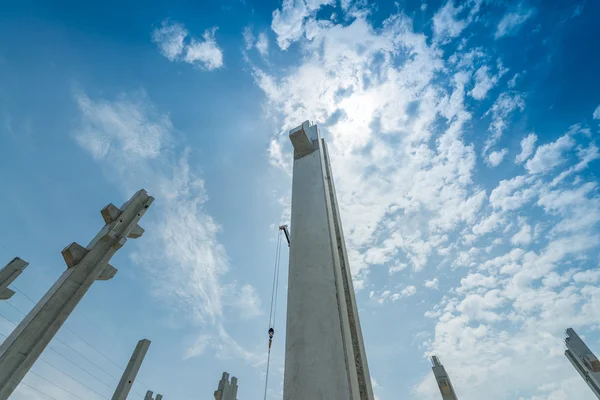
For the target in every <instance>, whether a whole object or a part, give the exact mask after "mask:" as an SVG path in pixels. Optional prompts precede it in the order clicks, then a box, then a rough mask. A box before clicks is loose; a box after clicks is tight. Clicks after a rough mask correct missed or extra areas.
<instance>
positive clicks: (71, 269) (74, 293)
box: [0, 189, 154, 400]
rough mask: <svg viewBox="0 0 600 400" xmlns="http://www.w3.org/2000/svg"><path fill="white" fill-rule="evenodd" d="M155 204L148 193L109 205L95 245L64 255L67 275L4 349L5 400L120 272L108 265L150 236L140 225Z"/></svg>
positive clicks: (0, 397)
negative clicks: (79, 309) (86, 301)
mask: <svg viewBox="0 0 600 400" xmlns="http://www.w3.org/2000/svg"><path fill="white" fill-rule="evenodd" d="M153 200H154V199H153V198H152V197H151V196H148V194H147V193H146V191H145V190H143V189H142V190H140V191H139V192H137V193H136V194H135V195H134V196H133V197H132V198H131V199H130V200H129V201H128V202H126V203H125V204H123V206H122V207H121V208H117V207H116V206H114V205H112V204H109V205H108V206H106V207H104V208H103V209H102V212H101V214H102V217H103V218H104V222H105V225H104V227H103V228H102V230H100V232H99V233H98V234H97V235H96V237H94V239H93V240H92V241H91V242H90V244H88V245H87V247H83V246H81V245H79V244H77V243H72V244H71V245H69V246H68V247H66V248H65V249H64V250H63V251H62V255H63V258H64V259H65V262H66V264H67V270H66V271H65V272H64V273H63V274H62V276H61V277H60V278H59V279H58V281H56V283H55V284H54V285H53V286H52V287H51V288H50V290H49V291H48V292H47V293H46V294H45V295H44V297H42V299H41V300H40V301H39V302H38V303H37V304H36V305H35V307H34V308H33V310H31V311H30V312H29V314H27V316H26V317H25V318H24V319H23V321H21V323H20V324H19V325H18V326H17V327H16V328H15V330H14V331H13V332H12V333H11V334H10V335H9V336H8V337H7V338H6V340H5V341H4V343H2V345H0V400H6V399H8V398H9V397H10V395H11V393H12V392H13V391H14V390H15V388H16V387H17V386H18V385H19V383H20V382H21V380H22V379H23V377H24V376H25V374H27V372H28V371H29V369H30V368H31V366H32V365H33V364H34V363H35V361H36V360H37V359H38V357H39V356H40V354H41V353H42V352H43V351H44V349H45V348H46V346H48V343H50V341H51V340H52V338H53V337H54V336H55V335H56V333H57V332H58V330H59V329H60V327H61V326H62V325H63V324H64V323H65V321H66V320H67V318H68V317H69V315H70V314H71V313H72V312H73V310H74V309H75V307H76V306H77V304H79V302H80V301H81V299H82V298H83V296H84V295H85V294H86V293H87V291H88V289H89V288H90V287H91V286H92V283H94V282H95V281H96V280H109V279H111V278H112V277H113V276H114V275H115V274H116V273H117V270H116V269H115V268H114V267H113V266H112V265H110V264H109V263H108V262H109V261H110V259H111V257H112V256H113V255H114V254H115V253H116V252H117V250H119V249H120V248H121V247H123V245H124V244H125V242H126V241H127V239H128V238H131V239H135V238H138V237H140V236H141V235H142V234H143V233H144V230H143V229H142V228H141V227H140V226H139V225H138V221H139V220H140V219H141V218H142V216H143V215H144V214H145V213H146V210H147V209H148V207H150V205H151V204H152V201H153Z"/></svg>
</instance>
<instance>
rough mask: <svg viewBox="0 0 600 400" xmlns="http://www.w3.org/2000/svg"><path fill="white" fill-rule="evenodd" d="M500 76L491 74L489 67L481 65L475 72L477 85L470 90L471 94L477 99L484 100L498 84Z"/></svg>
mask: <svg viewBox="0 0 600 400" xmlns="http://www.w3.org/2000/svg"><path fill="white" fill-rule="evenodd" d="M497 82H498V77H496V76H490V75H489V67H487V66H485V65H484V66H483V67H480V68H479V69H478V70H477V71H476V72H475V86H474V87H473V89H472V90H471V91H470V92H469V94H470V95H471V96H472V97H473V98H474V99H477V100H483V99H485V97H486V96H487V93H488V92H489V91H490V89H492V88H493V87H494V86H496V83H497Z"/></svg>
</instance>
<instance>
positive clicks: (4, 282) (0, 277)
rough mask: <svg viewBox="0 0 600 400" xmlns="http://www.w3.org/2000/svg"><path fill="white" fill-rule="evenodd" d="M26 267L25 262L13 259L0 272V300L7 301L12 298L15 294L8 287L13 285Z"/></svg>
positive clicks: (17, 258) (16, 258)
mask: <svg viewBox="0 0 600 400" xmlns="http://www.w3.org/2000/svg"><path fill="white" fill-rule="evenodd" d="M28 265H29V263H28V262H27V261H23V260H21V259H20V258H19V257H15V258H13V260H12V261H11V262H9V263H8V264H6V266H5V267H4V268H2V269H1V270H0V300H8V299H10V298H11V297H13V295H14V294H15V292H13V291H12V290H10V289H9V288H8V285H10V284H11V283H13V282H14V280H15V279H17V277H18V276H19V275H21V272H23V270H25V268H27V266H28Z"/></svg>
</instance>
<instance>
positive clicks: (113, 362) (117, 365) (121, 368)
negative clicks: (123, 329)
mask: <svg viewBox="0 0 600 400" xmlns="http://www.w3.org/2000/svg"><path fill="white" fill-rule="evenodd" d="M12 287H14V288H15V290H16V291H17V292H19V293H20V294H22V295H23V296H25V297H26V298H27V299H28V300H29V301H31V302H32V303H33V304H36V302H35V301H34V300H33V299H32V298H31V297H29V296H27V295H26V294H25V292H23V291H22V290H21V289H19V288H18V287H16V286H15V285H12ZM81 315H82V316H83V317H85V318H86V319H87V320H88V322H90V323H91V324H93V325H94V326H97V325H96V324H95V323H94V322H92V321H90V320H89V319H88V318H87V316H86V315H85V314H81ZM97 327H98V326H97ZM65 328H67V329H68V330H69V332H71V333H72V334H73V335H75V336H77V337H78V338H79V339H80V340H81V341H82V342H84V343H85V344H87V345H88V346H90V347H91V348H92V349H94V350H95V351H96V352H97V353H98V354H100V355H101V356H102V357H104V358H106V359H107V360H108V361H110V362H111V363H112V364H113V365H115V366H116V367H117V368H119V369H120V370H124V369H125V368H124V367H122V366H121V365H119V364H117V363H116V362H115V361H113V360H112V359H111V358H110V357H108V356H107V355H106V354H104V353H103V352H101V351H100V350H98V349H97V348H96V347H95V346H94V345H93V344H91V343H90V342H88V341H87V340H85V339H84V338H82V337H81V336H79V335H78V334H77V333H76V332H75V331H74V330H73V329H71V328H70V327H69V326H68V325H67V324H66V323H65ZM98 328H100V327H98ZM100 329H102V328H100ZM107 336H109V335H107Z"/></svg>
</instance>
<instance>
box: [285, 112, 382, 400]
mask: <svg viewBox="0 0 600 400" xmlns="http://www.w3.org/2000/svg"><path fill="white" fill-rule="evenodd" d="M290 140H291V141H292V144H293V146H294V175H293V181H292V218H291V233H290V235H291V237H292V239H293V240H292V241H291V244H290V266H289V278H288V279H289V280H288V304H287V328H286V329H287V330H286V352H285V375H284V387H283V398H284V400H304V399H340V400H346V399H354V400H373V388H372V387H371V378H370V375H369V367H368V364H367V357H366V353H365V348H364V343H363V338H362V331H361V327H360V321H359V317H358V309H357V307H356V299H355V297H354V288H353V285H352V276H351V273H350V265H349V263H348V255H347V252H346V245H345V241H344V234H343V230H342V223H341V220H340V213H339V209H338V204H337V198H336V192H335V186H334V183H333V176H332V172H331V166H330V160H329V154H328V151H327V146H326V143H325V141H324V140H322V139H321V136H320V133H319V130H318V128H317V126H316V125H310V123H309V122H308V121H306V122H304V123H303V124H302V125H301V126H299V127H297V128H296V129H293V130H292V131H290Z"/></svg>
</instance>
